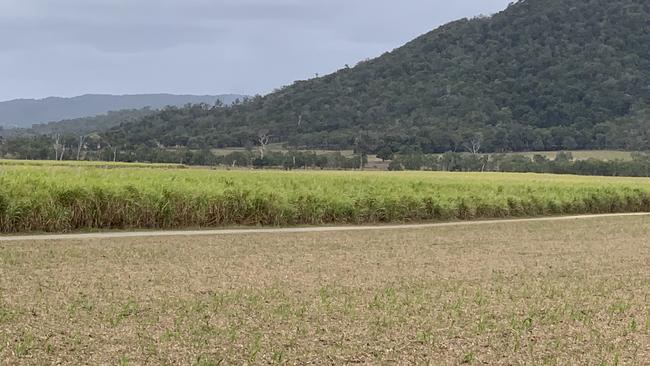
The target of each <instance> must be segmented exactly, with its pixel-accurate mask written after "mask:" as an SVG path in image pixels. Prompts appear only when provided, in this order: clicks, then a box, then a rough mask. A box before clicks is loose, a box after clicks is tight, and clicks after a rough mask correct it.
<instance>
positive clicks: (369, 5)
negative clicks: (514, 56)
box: [0, 0, 512, 100]
mask: <svg viewBox="0 0 650 366" xmlns="http://www.w3.org/2000/svg"><path fill="white" fill-rule="evenodd" d="M510 1H512V0H444V1H442V0H401V1H397V0H390V1H389V0H0V100H8V99H14V98H41V97H46V96H74V95H80V94H86V93H111V94H135V93H154V92H156V93H157V92H168V93H177V94H221V93H241V94H257V93H260V94H264V93H267V92H270V91H272V90H273V89H274V88H277V87H280V86H282V85H286V84H290V83H291V82H293V81H294V80H298V79H306V78H309V77H312V76H313V75H314V74H315V73H319V74H321V75H322V74H326V73H329V72H332V71H335V70H337V69H339V68H341V67H342V66H343V65H345V64H350V65H354V64H356V63H357V62H358V61H360V60H363V59H366V58H370V57H376V56H379V55H381V54H382V53H383V52H385V51H389V50H392V49H394V48H396V47H398V46H400V45H402V44H403V43H405V42H407V41H409V40H411V39H413V38H415V37H416V36H418V35H420V34H423V33H426V32H428V31H430V30H431V29H434V28H436V27H437V26H440V25H442V24H444V23H446V22H448V21H451V20H455V19H458V18H462V17H471V16H475V15H480V14H492V13H495V12H497V11H500V10H502V9H504V8H505V7H506V6H507V4H508V3H509V2H510Z"/></svg>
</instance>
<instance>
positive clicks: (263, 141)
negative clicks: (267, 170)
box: [257, 131, 271, 159]
mask: <svg viewBox="0 0 650 366" xmlns="http://www.w3.org/2000/svg"><path fill="white" fill-rule="evenodd" d="M270 141H271V135H269V133H268V132H267V131H260V132H259V133H258V134H257V143H258V144H259V150H260V159H264V153H265V152H266V145H268V144H269V142H270Z"/></svg>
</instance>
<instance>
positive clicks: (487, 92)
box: [104, 0, 650, 153]
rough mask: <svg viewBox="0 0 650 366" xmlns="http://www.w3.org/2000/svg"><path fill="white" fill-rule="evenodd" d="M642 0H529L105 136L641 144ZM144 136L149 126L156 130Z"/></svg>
mask: <svg viewBox="0 0 650 366" xmlns="http://www.w3.org/2000/svg"><path fill="white" fill-rule="evenodd" d="M649 30H650V3H648V2H645V1H639V0H613V1H605V0H525V1H519V2H516V3H513V4H511V5H510V6H509V7H508V8H507V9H506V10H504V11H502V12H499V13H497V14H495V15H493V16H490V17H481V18H473V19H462V20H458V21H454V22H451V23H449V24H446V25H443V26H441V27H439V28H437V29H435V30H433V31H431V32H429V33H426V34H424V35H422V36H420V37H418V38H416V39H414V40H413V41H411V42H408V43H407V44H405V45H404V46H402V47H399V48H397V49H395V50H393V51H391V52H387V53H385V54H384V55H382V56H380V57H378V58H375V59H372V60H369V61H364V62H361V63H359V64H358V65H357V66H355V67H354V68H345V69H342V70H339V71H338V72H335V73H333V74H330V75H327V76H324V77H320V78H316V79H311V80H307V81H298V82H296V83H294V84H292V85H290V86H286V87H284V88H282V89H280V90H278V91H276V92H274V93H271V94H269V95H266V96H264V97H261V96H259V97H255V98H252V99H251V100H250V101H249V102H248V103H245V104H244V105H240V106H235V107H232V108H213V109H203V110H202V109H197V108H181V109H179V110H177V111H171V112H170V111H165V112H161V113H158V114H154V115H152V116H148V117H145V118H144V119H143V121H142V122H143V123H127V124H124V125H122V126H120V127H116V128H114V129H112V130H111V131H109V132H107V133H106V134H104V136H105V137H106V138H107V139H109V140H111V141H114V142H116V143H120V144H124V145H128V146H139V145H144V146H154V143H159V142H162V144H163V145H166V146H188V147H191V148H208V147H225V146H245V145H246V144H250V143H254V142H255V141H256V140H257V139H258V138H257V137H256V135H258V134H260V133H264V134H267V135H270V136H271V141H272V142H282V143H285V144H287V145H290V146H296V147H307V148H350V147H354V148H356V149H360V150H364V151H368V152H376V151H378V150H380V149H385V148H390V149H392V150H393V151H402V150H413V149H416V150H422V151H423V152H430V153H437V152H444V151H458V150H465V149H466V147H465V145H467V144H468V143H469V142H470V141H471V140H474V139H479V140H481V146H482V150H483V151H489V152H499V151H530V150H560V149H566V150H573V149H611V148H620V149H630V150H645V149H648V148H650V136H649V132H648V131H650V128H648V127H650V126H648V125H647V121H648V120H650V119H648V118H646V117H647V116H650V112H649V111H650V31H649ZM149 136H156V141H155V142H154V141H152V140H151V139H150V138H149Z"/></svg>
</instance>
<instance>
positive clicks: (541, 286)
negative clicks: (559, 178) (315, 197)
mask: <svg viewBox="0 0 650 366" xmlns="http://www.w3.org/2000/svg"><path fill="white" fill-rule="evenodd" d="M649 230H650V220H648V218H647V217H635V218H607V219H588V220H580V221H554V222H531V223H518V224H513V223H508V224H504V223H493V224H485V225H481V226H465V227H444V228H429V229H409V230H396V231H395V230H382V231H373V232H334V233H328V234H327V235H323V234H322V233H302V234H280V233H279V234H269V233H265V234H247V235H235V236H208V237H192V238H187V237H181V236H179V237H170V238H144V239H143V238H140V239H110V240H99V239H88V240H83V241H81V240H68V241H57V242H51V241H39V242H29V241H24V242H13V243H3V242H0V364H4V365H14V364H15V365H17V364H23V365H41V364H108V365H147V364H149V365H173V364H183V365H203V366H208V365H219V364H289V365H301V364H307V363H311V364H348V363H358V364H462V363H465V364H470V365H473V364H503V365H513V364H517V365H541V364H548V365H576V364H582V365H600V364H603V365H624V364H625V365H627V364H630V365H635V364H636V365H640V364H645V362H646V361H647V360H648V359H649V358H650V307H649V306H648V298H649V297H650V286H648V277H649V276H650V265H649V263H648V258H650V242H649V240H648V236H647V233H648V231H649Z"/></svg>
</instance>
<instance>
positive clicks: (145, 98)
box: [0, 94, 242, 128]
mask: <svg viewBox="0 0 650 366" xmlns="http://www.w3.org/2000/svg"><path fill="white" fill-rule="evenodd" d="M237 98H242V96H241V95H232V94H226V95H214V96H212V95H202V96H199V95H173V94H138V95H104V94H87V95H82V96H78V97H73V98H58V97H51V98H45V99H16V100H10V101H6V102H0V126H2V125H4V126H5V127H19V128H29V127H30V126H31V125H32V124H38V123H47V122H51V121H61V120H68V119H76V118H85V117H93V116H97V115H102V114H106V113H108V112H110V111H119V110H125V109H142V108H145V107H150V108H151V109H159V108H163V107H166V106H168V105H171V106H183V105H185V104H188V103H190V104H195V103H208V104H214V103H215V102H216V101H217V100H220V101H221V102H222V103H224V104H230V103H232V102H234V101H235V100H236V99H237Z"/></svg>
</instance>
